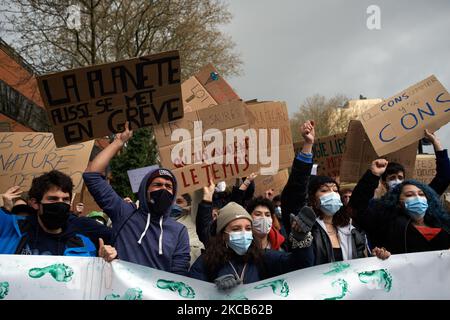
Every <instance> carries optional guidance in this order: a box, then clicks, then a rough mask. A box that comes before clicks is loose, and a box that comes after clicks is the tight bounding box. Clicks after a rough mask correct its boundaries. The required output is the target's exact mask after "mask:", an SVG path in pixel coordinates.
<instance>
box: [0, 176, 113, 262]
mask: <svg viewBox="0 0 450 320" xmlns="http://www.w3.org/2000/svg"><path fill="white" fill-rule="evenodd" d="M72 189H73V183H72V179H71V178H70V177H69V176H67V175H65V174H64V173H62V172H59V171H57V170H53V171H50V172H48V173H45V174H43V175H41V176H39V177H37V178H34V179H33V182H32V185H31V188H30V191H29V192H28V194H29V198H30V205H31V207H32V208H33V209H34V212H35V214H31V215H30V216H27V217H24V216H18V215H14V214H8V213H6V212H5V211H3V210H0V254H27V255H30V254H32V255H65V256H93V257H95V256H96V255H97V249H96V246H95V245H94V242H96V243H98V239H99V238H100V237H103V238H104V239H105V240H106V241H107V242H109V237H110V234H109V232H108V229H107V228H106V227H103V226H101V225H99V226H97V225H96V223H95V221H93V223H91V222H89V221H85V220H83V219H81V218H75V217H72V216H71V214H70V200H71V199H72ZM85 219H87V218H85ZM83 229H86V230H89V231H88V232H87V233H86V232H85V230H83ZM89 237H92V238H94V240H93V241H91V239H90V238H89Z"/></svg>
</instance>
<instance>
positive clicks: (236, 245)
mask: <svg viewBox="0 0 450 320" xmlns="http://www.w3.org/2000/svg"><path fill="white" fill-rule="evenodd" d="M229 235H230V238H229V240H228V245H229V246H230V248H231V249H233V250H234V252H236V253H237V254H238V255H240V256H243V255H244V254H245V253H246V252H247V250H248V248H249V247H250V245H251V244H252V241H253V233H252V232H251V231H238V232H230V233H229Z"/></svg>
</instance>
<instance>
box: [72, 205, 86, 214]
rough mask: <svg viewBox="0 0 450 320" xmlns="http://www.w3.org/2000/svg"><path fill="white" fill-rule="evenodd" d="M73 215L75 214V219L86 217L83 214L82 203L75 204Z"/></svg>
mask: <svg viewBox="0 0 450 320" xmlns="http://www.w3.org/2000/svg"><path fill="white" fill-rule="evenodd" d="M74 214H75V215H76V216H77V217H85V216H86V214H85V212H84V203H82V202H78V203H77V204H76V206H75V210H74Z"/></svg>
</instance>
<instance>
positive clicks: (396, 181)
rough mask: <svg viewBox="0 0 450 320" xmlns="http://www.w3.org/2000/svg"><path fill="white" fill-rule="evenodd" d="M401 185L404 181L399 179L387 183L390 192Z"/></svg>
mask: <svg viewBox="0 0 450 320" xmlns="http://www.w3.org/2000/svg"><path fill="white" fill-rule="evenodd" d="M400 183H402V180H398V179H395V180H391V181H388V182H387V184H388V186H389V190H392V189H394V188H395V186H398V185H399V184H400Z"/></svg>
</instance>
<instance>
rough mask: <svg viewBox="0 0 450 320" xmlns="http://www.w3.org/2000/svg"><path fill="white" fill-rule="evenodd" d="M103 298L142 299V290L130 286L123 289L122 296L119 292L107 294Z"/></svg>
mask: <svg viewBox="0 0 450 320" xmlns="http://www.w3.org/2000/svg"><path fill="white" fill-rule="evenodd" d="M105 300H142V290H141V289H140V288H130V289H128V290H127V291H125V294H124V295H123V297H120V294H114V293H111V294H108V295H107V296H106V297H105Z"/></svg>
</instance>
